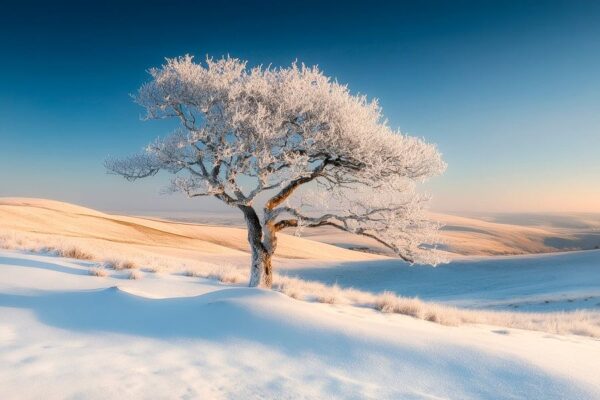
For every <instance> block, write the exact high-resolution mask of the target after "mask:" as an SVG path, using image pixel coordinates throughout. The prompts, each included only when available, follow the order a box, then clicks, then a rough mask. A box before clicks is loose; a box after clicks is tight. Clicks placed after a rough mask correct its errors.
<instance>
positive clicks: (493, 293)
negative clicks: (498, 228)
mask: <svg viewBox="0 0 600 400" xmlns="http://www.w3.org/2000/svg"><path fill="white" fill-rule="evenodd" d="M282 273H285V274H286V275H291V276H298V277H300V278H302V279H306V280H315V281H320V282H324V283H328V284H336V283H337V284H338V285H339V286H341V287H354V288H358V289H362V290H366V291H371V292H381V291H384V290H389V291H393V292H395V293H397V294H399V295H402V296H415V297H419V298H421V299H424V300H432V301H436V302H444V303H448V304H452V305H457V306H461V307H469V308H483V309H500V310H519V311H536V312H550V311H570V310H576V309H586V310H596V311H600V250H589V251H578V252H569V253H560V254H558V253H557V254H544V255H541V254H538V255H527V256H510V257H508V256H504V257H465V258H460V259H456V260H454V261H452V262H450V263H448V264H442V265H439V266H437V267H435V268H433V267H424V266H410V265H408V264H406V263H404V262H401V261H398V260H394V259H387V260H371V261H360V262H344V263H340V264H337V265H327V266H324V267H319V266H314V267H310V266H302V267H298V268H289V269H286V270H284V271H283V272H282Z"/></svg>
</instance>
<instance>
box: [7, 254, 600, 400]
mask: <svg viewBox="0 0 600 400" xmlns="http://www.w3.org/2000/svg"><path fill="white" fill-rule="evenodd" d="M93 265H95V264H94V263H92V262H86V261H75V260H69V259H64V258H59V257H52V256H42V255H32V254H25V253H22V252H15V251H8V250H3V251H1V252H0V271H1V273H0V398H2V399H38V398H45V399H65V398H67V399H72V398H86V399H88V398H89V399H94V398H97V399H105V398H121V399H122V398H169V399H173V398H181V399H193V398H210V399H220V398H223V399H240V398H244V399H253V398H254V399H264V398H277V399H285V398H288V399H298V398H306V399H322V398H350V399H352V398H355V399H362V398H372V399H447V398H450V399H501V398H506V399H517V398H518V399H542V398H543V399H594V398H600V379H599V378H598V375H597V365H598V364H597V362H598V358H599V356H600V341H598V340H594V339H591V338H587V337H582V336H572V335H569V336H559V335H551V334H546V333H542V332H533V331H524V330H517V329H503V328H499V327H494V326H485V325H464V326H460V327H448V326H443V325H439V324H435V323H431V322H426V321H422V320H418V319H414V318H411V317H408V316H402V315H395V314H382V313H380V312H377V311H375V310H370V309H364V308H357V307H351V306H343V305H328V304H319V303H310V302H304V301H297V300H294V299H292V298H289V297H287V296H285V295H283V294H281V293H277V292H273V291H266V290H261V289H250V288H244V287H232V286H226V285H223V284H220V283H216V282H215V281H211V280H205V279H201V278H195V277H188V276H184V275H181V274H173V273H149V272H143V271H138V275H137V278H138V279H134V280H132V279H127V278H128V277H129V272H128V271H110V272H109V274H108V276H105V277H97V276H92V275H90V269H91V268H92V267H93Z"/></svg>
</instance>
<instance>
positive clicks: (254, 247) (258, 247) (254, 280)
mask: <svg viewBox="0 0 600 400" xmlns="http://www.w3.org/2000/svg"><path fill="white" fill-rule="evenodd" d="M239 208H240V210H242V212H243V213H244V218H245V219H246V225H247V226H248V243H249V244H250V250H251V251H252V263H251V266H250V282H249V286H251V287H265V288H270V287H271V285H272V284H273V268H272V266H271V256H272V254H273V252H272V251H270V248H271V246H269V249H267V248H266V247H265V245H264V244H263V242H262V236H263V231H262V227H261V225H260V220H259V219H258V216H257V215H256V211H254V209H253V208H252V207H250V206H239ZM269 238H270V235H269ZM268 242H269V243H271V240H270V239H269V240H268Z"/></svg>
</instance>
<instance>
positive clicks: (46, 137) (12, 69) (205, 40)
mask: <svg viewBox="0 0 600 400" xmlns="http://www.w3.org/2000/svg"><path fill="white" fill-rule="evenodd" d="M15 3H16V2H15ZM18 3H19V4H12V5H8V4H3V5H1V6H0V55H1V58H0V182H1V185H0V196H29V197H47V198H53V199H58V200H64V201H70V202H76V203H80V204H85V205H88V206H92V207H96V208H100V209H104V210H113V211H127V212H145V211H149V210H198V209H202V210H213V209H215V210H223V209H222V208H219V207H218V206H216V203H214V202H210V201H209V202H205V201H198V200H187V199H184V198H182V197H180V196H167V195H161V194H160V184H161V183H162V182H164V180H165V178H166V177H159V178H156V179H154V180H146V181H143V182H137V183H134V184H131V183H129V182H125V181H124V180H121V179H119V178H118V177H115V176H110V175H107V174H106V173H105V171H104V168H103V166H102V163H103V160H104V159H105V158H106V157H107V156H108V155H124V154H128V153H131V152H134V151H137V150H139V149H140V148H141V147H142V146H143V145H144V144H146V143H147V142H148V141H150V140H152V139H153V138H155V137H157V136H159V135H162V134H164V133H167V132H168V130H169V124H167V123H164V122H156V121H150V122H142V121H140V115H141V114H142V111H143V110H142V109H141V108H140V107H139V106H137V105H135V104H134V103H133V102H132V101H131V98H130V97H129V93H133V92H135V91H136V90H137V88H138V87H139V86H140V84H141V83H143V82H144V81H145V80H146V79H147V74H146V72H145V71H146V70H147V69H148V68H150V67H152V66H158V65H160V64H161V63H162V61H163V59H164V57H174V56H178V55H183V54H185V53H190V54H194V55H196V56H197V57H198V58H200V59H202V58H204V56H205V55H206V54H209V55H211V56H215V57H219V56H221V55H224V54H230V55H232V56H235V57H239V58H243V59H247V60H248V61H249V62H250V64H274V65H288V64H289V63H291V62H292V61H293V60H296V59H297V60H299V61H302V62H305V63H307V64H318V65H319V66H320V67H321V68H322V69H323V70H324V71H325V73H326V74H328V75H330V76H333V77H335V78H337V79H338V80H339V81H340V82H344V83H347V84H349V86H350V88H351V89H352V90H353V91H355V92H361V93H366V94H367V95H369V96H370V97H377V98H379V99H380V103H381V105H382V106H383V109H384V113H385V115H386V116H387V117H388V119H389V121H390V124H391V125H392V126H394V127H399V128H400V129H401V130H402V131H404V132H405V133H408V134H412V135H416V136H421V137H425V138H426V139H427V140H429V141H432V142H435V143H437V144H438V146H439V148H440V150H441V151H442V152H443V154H444V157H445V159H446V161H447V162H448V164H449V168H448V171H447V172H446V174H445V175H443V176H442V177H439V178H436V179H435V180H434V181H432V182H430V183H428V184H427V185H426V186H425V190H427V191H429V192H431V193H432V194H433V196H434V203H433V206H434V208H435V209H437V210H443V211H597V212H600V158H599V154H600V150H599V149H600V73H599V71H600V24H599V23H598V21H599V20H600V3H595V2H573V1H569V2H567V1H565V2H552V1H549V2H540V1H535V2H528V1H515V2H508V1H502V2H491V1H478V2H462V1H452V2H450V1H448V2H428V1H421V2H405V3H403V2H377V1H369V2H329V3H326V2H310V1H302V2H270V1H261V2H249V1H248V2H239V3H236V2H233V1H231V2H225V3H223V4H219V3H217V2H210V3H208V4H201V2H196V4H194V5H192V4H188V3H186V2H178V1H169V2H157V1H146V2H128V3H127V4H121V3H125V2H110V1H103V2H91V1H90V2H72V3H69V2H46V3H43V2H39V3H38V2H27V1H24V2H18ZM189 3H192V2H189Z"/></svg>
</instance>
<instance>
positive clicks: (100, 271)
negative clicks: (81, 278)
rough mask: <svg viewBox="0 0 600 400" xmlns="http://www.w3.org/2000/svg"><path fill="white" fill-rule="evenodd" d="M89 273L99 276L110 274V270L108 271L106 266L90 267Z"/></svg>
mask: <svg viewBox="0 0 600 400" xmlns="http://www.w3.org/2000/svg"><path fill="white" fill-rule="evenodd" d="M89 273H90V275H92V276H98V277H105V276H108V271H106V270H105V269H104V268H96V267H94V268H90V270H89Z"/></svg>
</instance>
